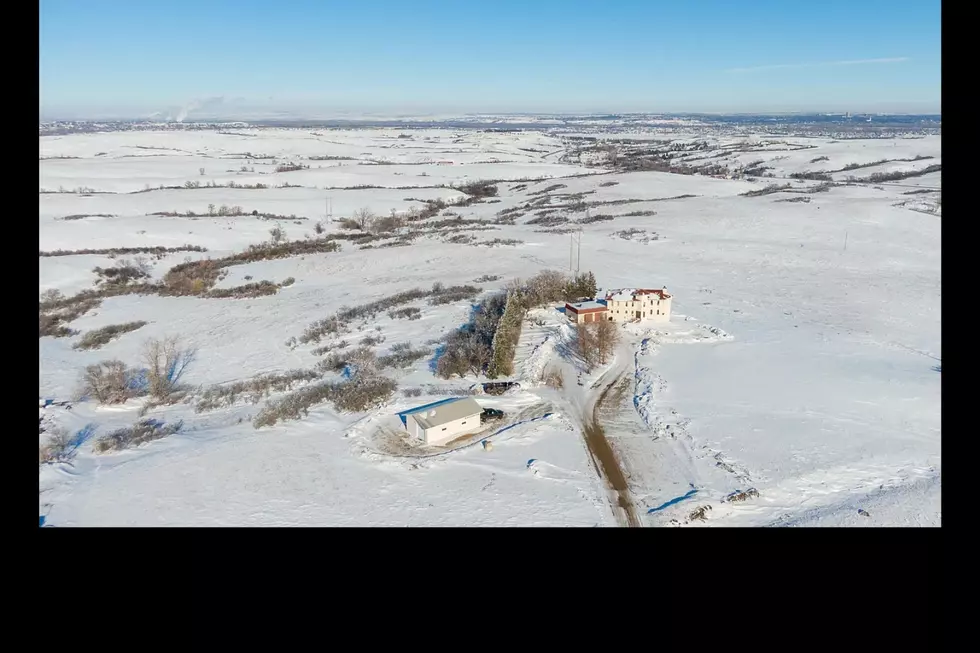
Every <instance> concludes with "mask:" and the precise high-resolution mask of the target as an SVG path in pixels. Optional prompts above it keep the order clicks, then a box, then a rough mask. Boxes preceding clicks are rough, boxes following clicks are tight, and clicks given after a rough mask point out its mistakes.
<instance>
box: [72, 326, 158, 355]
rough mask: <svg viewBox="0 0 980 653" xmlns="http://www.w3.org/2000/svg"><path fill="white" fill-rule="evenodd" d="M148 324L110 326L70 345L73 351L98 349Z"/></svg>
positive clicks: (90, 332)
mask: <svg viewBox="0 0 980 653" xmlns="http://www.w3.org/2000/svg"><path fill="white" fill-rule="evenodd" d="M147 324H148V323H147V322H145V321H142V320H140V321H136V322H126V323H124V324H110V325H109V326H105V327H102V328H101V329H95V330H94V331H89V332H88V333H86V334H85V335H84V336H82V339H81V340H79V341H78V342H76V343H75V344H74V345H72V348H73V349H98V348H99V347H101V346H102V345H105V344H107V343H108V342H109V341H111V340H112V339H113V338H118V337H119V336H121V335H123V334H124V333H129V332H130V331H136V329H139V328H142V327H144V326H146V325H147Z"/></svg>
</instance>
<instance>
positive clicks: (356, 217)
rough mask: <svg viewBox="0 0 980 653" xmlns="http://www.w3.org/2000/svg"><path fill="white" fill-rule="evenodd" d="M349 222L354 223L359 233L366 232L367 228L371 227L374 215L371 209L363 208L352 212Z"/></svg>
mask: <svg viewBox="0 0 980 653" xmlns="http://www.w3.org/2000/svg"><path fill="white" fill-rule="evenodd" d="M351 220H353V221H354V223H355V224H356V225H357V228H358V229H360V230H361V231H367V229H368V227H369V226H371V223H372V222H373V221H374V213H372V212H371V209H369V208H367V207H364V208H362V209H358V210H356V211H354V214H353V215H352V216H351Z"/></svg>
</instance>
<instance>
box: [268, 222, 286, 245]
mask: <svg viewBox="0 0 980 653" xmlns="http://www.w3.org/2000/svg"><path fill="white" fill-rule="evenodd" d="M269 236H271V237H272V244H273V245H278V244H279V243H281V242H282V241H283V240H285V239H286V232H285V231H283V229H282V227H281V226H279V225H276V226H275V227H273V228H272V229H269Z"/></svg>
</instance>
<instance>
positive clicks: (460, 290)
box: [429, 284, 480, 306]
mask: <svg viewBox="0 0 980 653" xmlns="http://www.w3.org/2000/svg"><path fill="white" fill-rule="evenodd" d="M437 285H438V290H437V289H436V285H434V286H433V287H432V296H431V297H430V298H429V304H431V305H433V306H438V305H440V304H451V303H453V302H459V301H462V300H464V299H471V298H472V297H473V296H474V295H476V294H477V293H478V292H480V289H479V288H477V287H476V286H465V285H464V286H450V287H448V288H444V287H443V286H442V284H437Z"/></svg>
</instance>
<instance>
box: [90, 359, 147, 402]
mask: <svg viewBox="0 0 980 653" xmlns="http://www.w3.org/2000/svg"><path fill="white" fill-rule="evenodd" d="M137 394H139V391H138V389H137V388H136V387H135V383H134V381H133V374H132V372H131V371H130V370H127V369H126V364H125V363H123V362H122V361H118V360H111V361H102V362H101V363H97V364H95V365H89V366H88V367H86V368H85V372H84V374H83V375H82V386H81V388H80V390H79V392H78V396H80V397H82V396H86V395H88V396H92V397H95V399H96V401H98V402H99V403H100V404H121V403H123V402H125V401H126V400H127V399H129V398H131V397H135V396H136V395H137Z"/></svg>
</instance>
